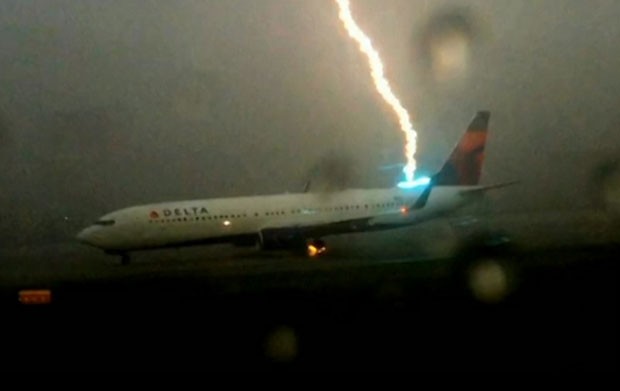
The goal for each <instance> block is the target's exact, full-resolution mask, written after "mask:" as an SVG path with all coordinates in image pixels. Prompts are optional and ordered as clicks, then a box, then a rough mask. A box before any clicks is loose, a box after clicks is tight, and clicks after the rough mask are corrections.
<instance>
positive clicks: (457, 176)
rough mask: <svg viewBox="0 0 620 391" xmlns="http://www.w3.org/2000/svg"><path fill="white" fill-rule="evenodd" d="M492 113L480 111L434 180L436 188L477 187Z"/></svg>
mask: <svg viewBox="0 0 620 391" xmlns="http://www.w3.org/2000/svg"><path fill="white" fill-rule="evenodd" d="M490 116H491V113H490V112H488V111H479V112H478V113H476V116H475V117H474V119H473V120H472V121H471V123H470V124H469V127H468V128H467V131H466V132H465V134H464V135H463V137H461V140H460V141H459V142H458V144H457V145H456V147H455V148H454V150H453V151H452V153H451V154H450V157H449V158H448V160H447V161H446V162H445V163H444V165H443V167H441V170H439V172H438V173H437V174H435V175H434V176H433V178H432V182H433V185H434V186H475V185H477V184H478V181H479V179H480V173H481V171H482V163H483V161H484V146H485V144H486V141H487V132H488V129H489V118H490Z"/></svg>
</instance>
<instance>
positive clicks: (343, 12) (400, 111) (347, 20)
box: [335, 0, 417, 182]
mask: <svg viewBox="0 0 620 391" xmlns="http://www.w3.org/2000/svg"><path fill="white" fill-rule="evenodd" d="M335 1H336V4H338V9H339V12H338V17H339V18H340V20H341V21H342V23H343V25H344V28H345V29H346V30H347V33H349V36H350V37H351V38H353V40H354V41H356V42H357V44H358V45H359V49H360V51H361V52H362V53H364V54H365V55H366V57H367V58H368V63H369V65H370V74H371V76H372V81H373V82H374V84H375V88H376V89H377V92H379V95H381V97H382V98H383V100H384V101H385V102H386V103H387V104H388V105H390V107H391V108H392V109H393V110H394V113H396V116H397V117H398V123H399V124H400V129H401V130H402V131H403V133H405V141H406V144H405V158H406V159H407V163H406V164H405V167H404V168H403V173H404V174H405V180H406V181H407V182H412V181H413V178H414V174H415V170H416V161H415V152H416V149H417V133H416V131H415V129H413V125H412V124H411V117H410V116H409V113H408V112H407V110H406V109H405V108H404V107H403V105H402V104H401V103H400V100H398V98H397V97H396V95H395V94H394V92H393V91H392V87H390V82H389V81H388V79H387V78H386V77H385V72H384V71H383V62H381V57H380V56H379V52H377V50H376V49H375V48H374V47H373V46H372V41H371V40H370V38H368V36H367V35H366V34H365V33H364V31H362V29H361V28H360V27H359V26H358V25H357V23H356V22H355V20H354V19H353V15H352V14H351V8H350V6H351V4H350V2H349V0H335Z"/></svg>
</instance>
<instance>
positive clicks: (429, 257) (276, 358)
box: [0, 214, 618, 370]
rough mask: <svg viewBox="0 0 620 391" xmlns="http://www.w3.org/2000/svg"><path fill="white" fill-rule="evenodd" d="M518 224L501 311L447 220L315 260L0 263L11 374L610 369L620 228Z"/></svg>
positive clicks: (141, 257) (542, 221) (69, 248)
mask: <svg viewBox="0 0 620 391" xmlns="http://www.w3.org/2000/svg"><path fill="white" fill-rule="evenodd" d="M508 221H509V222H511V224H512V225H510V226H509V225H508V224H507V223H506V222H503V223H502V224H499V220H498V221H495V222H494V225H495V227H494V228H499V227H500V225H501V228H502V229H503V230H505V231H506V232H509V233H510V234H511V237H513V238H516V239H518V241H519V243H521V244H520V246H519V248H518V250H517V251H516V252H514V253H511V254H510V255H508V258H510V259H511V262H513V263H512V264H513V265H516V266H518V271H519V273H518V281H517V284H516V285H515V286H514V289H512V290H511V292H510V294H509V295H507V296H505V297H504V298H503V299H502V300H500V301H497V302H485V301H480V300H477V299H476V298H475V297H474V296H472V295H471V294H470V293H469V291H468V290H467V289H466V286H465V285H463V280H461V279H460V274H459V273H455V271H458V270H460V269H459V267H460V265H461V263H462V261H463V260H464V259H466V258H467V257H466V256H456V257H455V256H454V253H453V252H454V251H455V250H456V249H457V248H458V245H457V244H458V243H457V242H456V241H452V242H451V241H449V240H448V239H449V238H450V237H451V235H453V234H452V230H451V229H448V228H446V226H445V225H444V224H436V225H431V226H426V227H422V229H413V230H402V232H398V233H394V232H392V233H385V234H383V233H382V234H380V235H375V234H373V238H374V239H373V240H369V238H368V237H367V236H365V235H349V236H346V237H341V238H338V239H337V240H333V241H330V245H331V247H330V250H331V251H330V253H329V254H328V256H327V257H324V258H319V259H311V260H309V259H306V258H301V257H293V256H290V255H289V254H288V253H286V252H277V253H260V252H257V251H255V250H253V249H246V248H242V249H239V248H232V247H228V246H215V247H205V248H192V249H184V250H170V251H155V252H145V253H142V254H138V256H136V257H135V259H134V262H133V263H132V264H130V265H127V266H122V265H120V263H119V262H118V260H116V259H113V258H112V259H110V258H109V257H107V256H105V255H102V254H101V253H99V252H97V251H96V250H94V249H89V248H84V247H81V246H74V245H73V244H71V243H67V244H61V245H55V246H48V247H41V248H38V249H32V248H31V249H28V251H26V250H22V252H21V253H20V252H13V253H11V254H9V255H7V253H9V251H5V252H4V255H3V257H2V268H3V269H2V273H0V278H1V280H0V307H1V308H2V309H3V314H4V315H5V316H4V319H3V323H2V327H0V335H1V336H5V337H4V338H5V339H7V336H11V337H10V339H9V340H8V341H7V343H5V344H4V347H5V348H4V352H5V353H4V356H3V357H4V358H5V360H6V361H5V363H4V364H5V365H4V368H8V369H20V368H22V367H23V366H29V367H30V368H31V369H37V366H41V365H43V366H45V367H46V368H47V369H65V370H66V369H69V370H71V369H86V370H109V369H121V370H130V369H151V370H167V369H173V370H184V369H194V370H196V369H197V370H205V369H223V370H239V369H243V370H261V369H270V370H273V369H276V370H278V369H287V370H296V369H300V370H304V369H328V370H338V369H353V370H361V369H364V370H367V369H370V370H372V369H388V370H389V369H401V370H412V369H425V370H437V369H466V370H467V369H473V370H486V369H495V370H520V369H537V370H539V369H549V368H577V369H578V368H582V369H594V370H600V369H603V370H612V369H613V368H615V367H616V365H617V353H616V346H617V331H616V330H617V327H616V326H617V321H616V318H617V316H616V315H617V302H616V301H617V299H616V297H617V292H616V286H617V262H616V260H615V258H616V254H617V248H618V246H617V243H618V242H614V240H615V239H614V237H615V235H617V234H618V232H617V231H616V230H615V229H613V227H615V225H614V224H615V223H612V222H610V221H608V220H606V219H604V218H602V217H601V216H598V217H597V216H594V215H592V214H580V215H573V216H571V217H567V216H566V215H564V220H560V219H559V218H558V217H557V216H556V217H554V216H552V215H539V216H537V219H536V220H534V219H533V218H532V216H529V217H528V216H521V218H518V217H515V216H511V218H510V219H508ZM569 223H570V224H569ZM519 227H521V228H520V230H519V229H517V228H519ZM558 227H562V230H561V231H560V230H559V229H555V228H558ZM594 228H596V230H594ZM545 233H546V234H545ZM414 234H415V235H414ZM431 239H432V240H431ZM558 239H562V240H561V241H558ZM554 243H555V245H554ZM477 255H480V257H481V258H482V259H494V257H492V256H491V257H489V256H488V255H486V254H483V253H482V252H481V253H480V254H477ZM477 255H475V256H474V257H476V256H477ZM508 258H507V259H508ZM498 259H499V258H498ZM35 265H39V269H36V268H34V266H35ZM26 270H31V271H32V270H35V271H34V272H31V273H25V271H26ZM33 288H36V289H50V290H51V292H52V303H51V304H50V305H44V306H24V305H20V304H19V303H18V302H17V292H18V291H19V290H20V289H33ZM59 352H62V354H60V353H59ZM42 357H45V359H44V360H41V358H42ZM108 357H114V359H113V360H112V361H110V360H109V359H108Z"/></svg>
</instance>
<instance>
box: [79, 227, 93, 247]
mask: <svg viewBox="0 0 620 391" xmlns="http://www.w3.org/2000/svg"><path fill="white" fill-rule="evenodd" d="M91 232H92V227H88V228H85V229H83V230H81V231H80V232H79V233H78V234H77V235H76V236H75V238H76V239H77V240H78V241H80V242H82V243H86V244H91V240H90V236H91V235H90V234H91Z"/></svg>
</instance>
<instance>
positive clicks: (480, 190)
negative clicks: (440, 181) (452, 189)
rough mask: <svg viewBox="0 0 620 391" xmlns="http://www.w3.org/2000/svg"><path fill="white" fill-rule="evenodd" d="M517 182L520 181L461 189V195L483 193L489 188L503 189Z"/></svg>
mask: <svg viewBox="0 0 620 391" xmlns="http://www.w3.org/2000/svg"><path fill="white" fill-rule="evenodd" d="M517 183H519V181H511V182H503V183H496V184H493V185H486V186H478V187H475V188H472V189H465V190H461V191H460V194H461V196H464V197H466V196H471V195H477V194H483V193H485V192H487V191H489V190H494V189H501V188H502V187H506V186H511V185H514V184H517Z"/></svg>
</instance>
